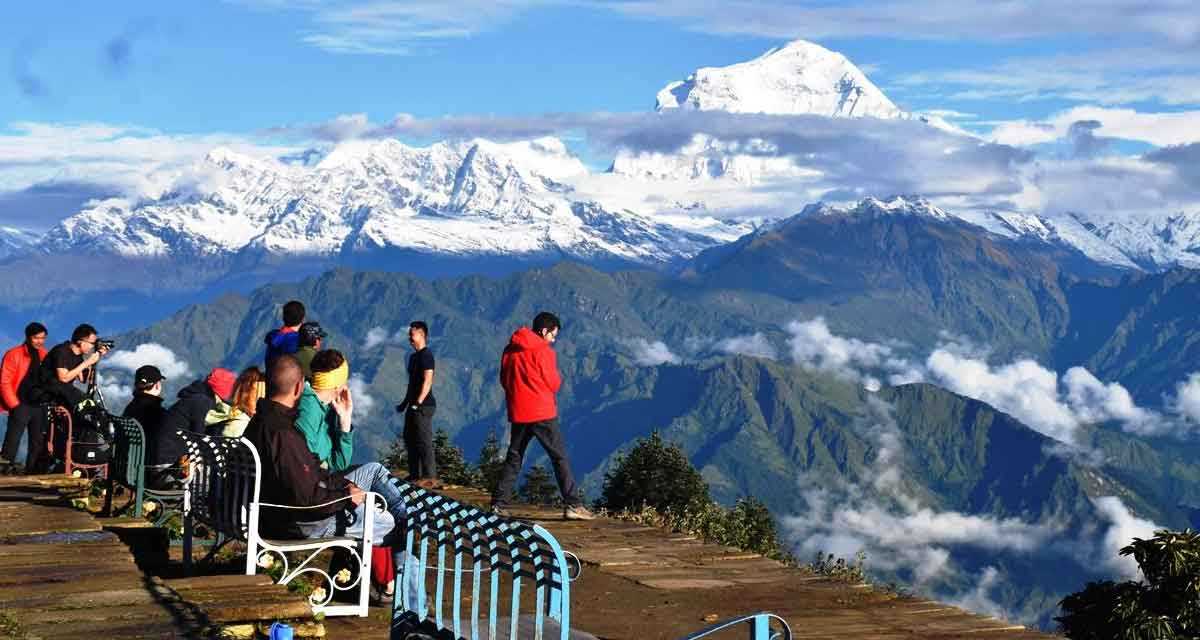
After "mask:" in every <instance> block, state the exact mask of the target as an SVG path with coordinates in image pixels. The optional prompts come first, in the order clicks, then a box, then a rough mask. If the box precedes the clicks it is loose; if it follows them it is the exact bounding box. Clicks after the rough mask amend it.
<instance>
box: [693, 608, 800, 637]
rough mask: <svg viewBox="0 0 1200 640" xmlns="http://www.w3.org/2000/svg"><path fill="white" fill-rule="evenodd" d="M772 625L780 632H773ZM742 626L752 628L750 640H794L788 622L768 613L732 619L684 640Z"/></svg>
mask: <svg viewBox="0 0 1200 640" xmlns="http://www.w3.org/2000/svg"><path fill="white" fill-rule="evenodd" d="M771 623H775V625H776V626H777V627H779V630H778V631H772V630H771ZM740 624H744V625H747V626H749V627H750V640H792V628H791V627H789V626H788V623H787V620H784V619H783V618H780V617H779V616H777V615H775V614H773V613H766V612H762V613H752V614H750V615H745V616H739V617H737V618H731V619H729V620H726V621H724V622H718V623H716V624H714V625H712V626H711V627H706V628H704V629H701V630H699V631H697V632H696V633H693V634H691V635H689V636H687V637H686V638H684V639H683V640H699V639H700V638H704V637H706V636H710V635H712V634H714V633H717V632H720V631H724V630H725V629H729V628H731V627H736V626H738V625H740Z"/></svg>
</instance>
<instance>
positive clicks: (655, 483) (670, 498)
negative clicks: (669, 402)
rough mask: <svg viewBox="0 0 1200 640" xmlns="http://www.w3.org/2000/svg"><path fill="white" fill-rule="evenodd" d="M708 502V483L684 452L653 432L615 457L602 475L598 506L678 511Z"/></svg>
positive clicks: (696, 507) (610, 508) (694, 508)
mask: <svg viewBox="0 0 1200 640" xmlns="http://www.w3.org/2000/svg"><path fill="white" fill-rule="evenodd" d="M711 502H712V500H711V499H710V498H709V495H708V484H707V483H705V482H704V478H703V477H702V476H701V475H700V472H699V471H697V470H696V468H695V467H693V466H692V463H691V461H690V460H688V457H687V455H686V454H684V453H683V450H682V449H680V448H679V446H678V445H676V444H673V443H668V442H665V441H664V440H663V439H662V437H661V436H659V435H658V432H657V431H655V432H653V433H651V434H650V437H648V438H641V439H639V440H638V441H637V444H635V445H634V447H633V448H632V449H630V450H629V451H628V452H627V453H624V454H619V455H618V456H617V458H616V460H615V461H614V462H613V465H612V467H611V468H610V469H609V471H608V472H607V473H605V474H604V488H603V490H602V492H601V496H600V503H599V506H601V507H603V508H605V509H608V510H610V511H622V510H626V509H628V510H640V509H643V508H645V507H653V508H654V509H656V510H658V511H660V512H662V511H674V512H676V513H681V512H684V511H689V510H696V509H702V508H705V506H706V505H707V504H709V503H711Z"/></svg>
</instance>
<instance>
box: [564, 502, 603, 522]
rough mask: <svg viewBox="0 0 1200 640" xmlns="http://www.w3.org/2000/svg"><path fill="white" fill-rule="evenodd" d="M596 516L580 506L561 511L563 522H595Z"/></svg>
mask: <svg viewBox="0 0 1200 640" xmlns="http://www.w3.org/2000/svg"><path fill="white" fill-rule="evenodd" d="M595 519H596V514H594V513H592V512H591V511H588V508H587V507H585V506H583V505H581V504H577V505H573V506H569V507H567V508H565V509H563V520H595Z"/></svg>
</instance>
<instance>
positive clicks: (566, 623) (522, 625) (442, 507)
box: [391, 479, 582, 640]
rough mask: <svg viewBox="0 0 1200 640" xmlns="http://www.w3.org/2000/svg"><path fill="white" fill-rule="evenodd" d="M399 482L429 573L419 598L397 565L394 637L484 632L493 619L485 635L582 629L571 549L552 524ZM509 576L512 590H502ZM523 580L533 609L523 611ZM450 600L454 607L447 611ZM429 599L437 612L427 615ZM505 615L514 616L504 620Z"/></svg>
mask: <svg viewBox="0 0 1200 640" xmlns="http://www.w3.org/2000/svg"><path fill="white" fill-rule="evenodd" d="M392 482H393V483H395V484H396V486H397V487H398V488H399V489H400V492H401V493H402V494H403V495H404V498H405V502H406V504H407V507H408V514H409V515H408V533H407V538H406V541H405V550H406V551H407V552H408V555H409V556H410V557H411V558H413V560H414V561H415V563H416V570H417V571H419V572H420V575H421V576H422V579H421V580H419V584H420V588H419V595H418V596H417V597H416V600H417V601H416V602H409V601H408V600H409V596H408V594H406V593H405V591H406V590H405V588H404V585H403V571H404V567H397V568H396V571H397V575H396V584H395V588H396V596H395V601H394V602H393V605H392V630H391V638H393V640H399V639H402V638H404V637H405V636H406V635H407V634H409V633H413V632H423V633H426V634H428V635H436V634H438V633H444V631H450V632H451V633H453V634H454V637H455V638H463V637H469V638H471V640H477V639H479V638H483V637H485V636H482V635H480V632H479V630H480V626H481V624H483V625H486V629H487V636H486V637H487V638H489V639H491V640H499V639H500V638H506V639H509V640H516V638H519V637H532V638H535V639H537V640H541V638H542V637H543V636H544V635H545V636H550V637H553V636H557V637H558V638H559V639H560V640H568V638H578V637H579V636H580V635H582V634H579V633H578V632H572V631H571V628H570V627H571V582H570V579H569V573H568V571H569V569H568V565H567V560H566V554H564V553H563V550H562V547H561V546H559V544H558V541H557V540H555V539H554V536H553V535H551V533H550V532H549V531H547V530H546V529H545V528H543V527H541V526H539V525H536V524H528V523H524V522H520V521H517V520H513V519H510V518H502V517H499V516H497V515H495V514H492V513H490V512H488V511H483V510H481V509H478V508H476V507H472V506H470V505H466V504H462V503H460V502H458V501H456V500H454V499H452V498H450V497H448V496H444V495H441V494H437V493H433V492H432V491H426V490H424V489H421V488H420V487H417V486H415V485H411V484H408V483H406V482H403V481H401V480H399V479H393V480H392ZM430 573H432V575H431V576H429V575H428V574H430ZM485 574H486V578H485ZM426 576H428V577H429V579H428V580H427V579H425V578H426ZM464 579H467V580H469V585H470V586H469V590H470V612H469V615H468V616H467V618H466V621H465V622H464V616H463V613H464V612H463V611H462V609H463V602H464V589H463V582H464ZM430 580H432V581H433V583H434V587H433V597H432V599H431V598H430V597H429V593H428V582H429V581H430ZM447 580H449V581H450V585H449V586H447V584H446V583H447ZM502 582H503V583H504V584H503V586H504V590H505V591H506V595H507V597H506V598H502V597H501V593H500V592H501V586H502ZM523 585H525V586H526V587H527V588H531V589H533V600H532V608H533V615H532V616H531V617H530V616H529V615H528V614H524V615H522V597H521V595H522V593H523ZM447 591H449V593H447ZM526 595H528V593H526ZM447 596H448V597H447ZM526 599H527V600H528V598H526ZM431 600H432V603H431V602H430V601H431ZM447 600H449V602H448V604H449V611H446V605H447ZM485 600H486V602H487V605H486V606H487V617H486V619H483V618H481V609H482V607H483V606H484V601H485ZM502 601H503V602H504V605H503V607H501V602H502ZM430 604H432V609H433V611H432V619H430V618H429V616H428V614H429V608H430V607H429V605H430ZM447 614H448V615H447ZM502 615H504V616H507V620H502V619H501V616H502ZM548 620H549V621H550V622H548ZM502 622H506V624H504V625H502V624H501V623H502ZM466 630H469V631H470V635H469V636H467V635H465V631H466ZM497 631H500V633H499V634H498V633H497Z"/></svg>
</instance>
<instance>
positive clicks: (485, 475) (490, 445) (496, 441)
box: [475, 429, 504, 494]
mask: <svg viewBox="0 0 1200 640" xmlns="http://www.w3.org/2000/svg"><path fill="white" fill-rule="evenodd" d="M475 468H476V469H477V471H478V475H479V486H480V487H481V488H483V489H486V490H487V492H488V493H492V494H494V493H496V488H497V487H498V486H499V485H500V473H501V472H502V471H503V470H504V450H503V449H501V448H500V438H497V437H496V431H495V430H494V429H493V430H490V431H488V437H487V440H484V441H483V447H482V448H481V449H480V450H479V463H478V464H477V465H476V467H475Z"/></svg>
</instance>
